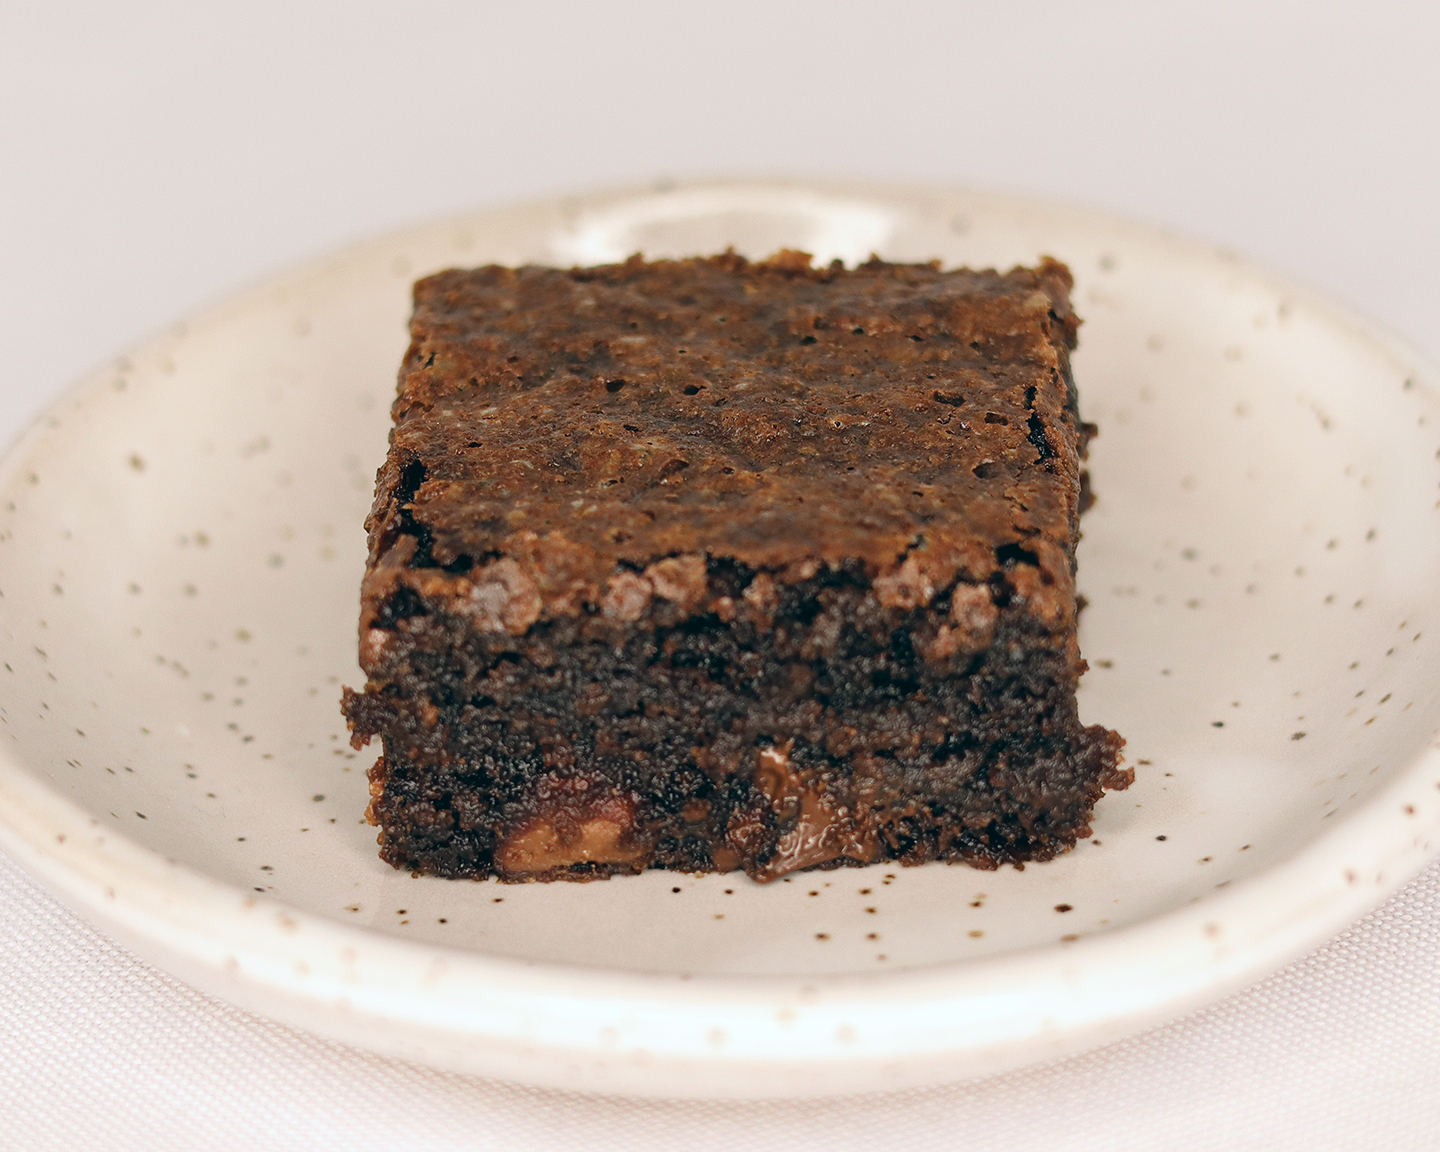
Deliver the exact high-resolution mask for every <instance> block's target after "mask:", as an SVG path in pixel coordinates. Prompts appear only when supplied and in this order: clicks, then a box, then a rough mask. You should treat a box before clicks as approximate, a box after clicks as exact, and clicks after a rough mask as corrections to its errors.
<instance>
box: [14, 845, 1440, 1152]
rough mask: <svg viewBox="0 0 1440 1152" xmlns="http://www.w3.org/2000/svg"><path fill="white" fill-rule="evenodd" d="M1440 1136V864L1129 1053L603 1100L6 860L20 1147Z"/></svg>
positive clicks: (1179, 1144) (586, 1150) (579, 1149)
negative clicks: (190, 983) (293, 1011)
mask: <svg viewBox="0 0 1440 1152" xmlns="http://www.w3.org/2000/svg"><path fill="white" fill-rule="evenodd" d="M677 1144H678V1145H679V1146H682V1147H685V1148H686V1149H687V1150H693V1152H707V1150H709V1149H717V1150H718V1149H724V1150H725V1152H737V1150H741V1149H765V1150H774V1152H788V1150H791V1149H794V1150H801V1149H811V1148H815V1149H825V1150H826V1152H849V1150H850V1149H857V1150H858V1149H867V1150H871V1149H875V1148H903V1149H905V1150H906V1152H929V1150H931V1149H937V1150H938V1149H954V1148H959V1147H962V1146H963V1147H966V1148H994V1147H1003V1148H1005V1149H1006V1150H1007V1152H1029V1150H1031V1149H1034V1150H1037V1152H1038V1150H1040V1149H1044V1150H1045V1152H1055V1150H1057V1149H1063V1150H1066V1152H1069V1150H1075V1152H1090V1150H1092V1149H1093V1150H1095V1152H1100V1150H1104V1152H1128V1150H1130V1149H1135V1150H1137V1152H1138V1150H1140V1149H1144V1150H1146V1152H1153V1150H1154V1149H1157V1148H1160V1149H1164V1148H1185V1149H1186V1150H1187V1152H1208V1150H1210V1149H1214V1150H1216V1152H1220V1150H1222V1149H1223V1150H1225V1152H1241V1150H1245V1152H1248V1150H1251V1149H1254V1150H1262V1149H1295V1148H1303V1149H1307V1150H1313V1152H1321V1150H1330V1149H1336V1150H1339V1149H1365V1150H1366V1152H1383V1150H1388V1149H1404V1150H1407V1152H1408V1150H1415V1149H1434V1148H1440V865H1436V866H1432V867H1431V868H1430V869H1429V870H1427V871H1426V872H1425V873H1423V874H1422V875H1421V876H1420V877H1419V878H1418V879H1417V880H1415V881H1414V882H1413V883H1411V884H1410V885H1408V886H1407V887H1406V888H1405V889H1403V890H1402V891H1401V892H1400V893H1398V894H1397V895H1396V896H1394V897H1393V898H1392V899H1390V900H1389V901H1388V902H1387V903H1386V904H1385V905H1384V906H1383V907H1381V908H1380V909H1379V910H1378V911H1376V912H1375V913H1373V914H1372V915H1370V916H1369V917H1367V918H1366V919H1365V920H1363V921H1361V922H1360V923H1358V924H1356V925H1355V926H1354V927H1352V928H1351V929H1350V930H1349V931H1347V932H1345V933H1344V934H1342V935H1341V936H1339V937H1337V938H1336V939H1335V940H1333V941H1331V942H1330V943H1329V944H1328V945H1327V946H1326V947H1324V948H1322V949H1320V950H1319V951H1317V952H1315V953H1313V954H1312V955H1310V956H1308V957H1306V958H1305V959H1303V960H1301V961H1299V962H1298V963H1296V964H1293V965H1292V966H1290V967H1289V968H1287V969H1286V970H1285V971H1283V972H1281V973H1279V974H1277V975H1275V976H1273V977H1271V978H1270V979H1268V980H1266V981H1264V982H1263V983H1261V984H1259V985H1257V986H1255V987H1253V988H1251V989H1249V990H1248V991H1245V992H1243V993H1241V994H1240V995H1237V996H1234V997H1232V998H1230V999H1229V1000H1226V1001H1224V1002H1222V1003H1220V1004H1217V1005H1215V1006H1213V1007H1211V1008H1208V1009H1206V1010H1204V1011H1201V1012H1198V1013H1196V1014H1194V1015H1192V1016H1190V1017H1188V1018H1186V1019H1184V1020H1180V1021H1177V1022H1176V1023H1173V1024H1170V1025H1168V1026H1166V1027H1163V1028H1159V1029H1156V1030H1154V1031H1151V1032H1149V1033H1146V1034H1145V1035H1142V1036H1139V1037H1136V1038H1134V1039H1132V1040H1129V1041H1126V1042H1124V1043H1120V1044H1116V1045H1112V1046H1110V1047H1109V1048H1105V1049H1102V1050H1100V1051H1097V1052H1092V1053H1089V1054H1086V1055H1082V1056H1079V1057H1074V1058H1071V1059H1068V1060H1064V1061H1058V1062H1055V1063H1052V1064H1048V1065H1044V1066H1041V1067H1036V1068H1031V1069H1026V1070H1023V1071H1020V1072H1016V1073H1011V1074H1009V1075H1006V1076H1001V1077H996V1078H993V1079H990V1080H986V1081H981V1082H975V1083H969V1084H961V1085H954V1086H950V1087H945V1088H936V1089H926V1090H919V1091H909V1092H902V1093H891V1094H886V1095H874V1096H869V1097H854V1098H849V1099H840V1100H824V1101H805V1102H790V1103H785V1102H773V1103H761V1104H745V1105H737V1104H734V1103H695V1102H653V1101H635V1100H619V1099H605V1098H599V1097H589V1096H579V1095H571V1094H566V1093H560V1092H549V1091H541V1090H537V1089H528V1088H520V1087H515V1086H512V1085H506V1084H500V1083H495V1082H492V1081H486V1080H479V1079H472V1078H468V1077H464V1076H457V1075H452V1074H447V1073H442V1072H436V1071H432V1070H430V1069H427V1068H421V1067H416V1066H413V1065H408V1064H403V1063H399V1062H396V1061H392V1060H387V1059H383V1058H381V1057H378V1056H372V1055H370V1054H368V1053H365V1052H360V1051H356V1050H353V1049H349V1048H345V1047H343V1046H341V1045H338V1044H332V1043H330V1042H328V1041H325V1040H321V1039H319V1038H317V1037H314V1036H309V1035H306V1034H304V1033H301V1032H297V1031H295V1030H293V1029H289V1028H286V1027H283V1026H281V1025H279V1024H275V1023H272V1022H270V1021H268V1020H264V1019H262V1018H259V1017H256V1016H252V1015H250V1014H248V1013H245V1012H242V1011H240V1010H238V1009H235V1008H231V1007H229V1006H228V1005H225V1004H222V1003H219V1002H217V1001H214V1000H211V999H210V998H208V997H206V996H203V995H201V994H200V993H198V992H195V991H194V990H192V989H190V988H189V987H187V986H186V985H184V984H181V983H180V982H178V981H176V980H174V979H172V978H171V977H169V976H167V975H165V974H164V973H162V972H158V971H156V970H155V969H153V968H151V967H149V966H148V965H146V964H145V963H143V962H142V961H140V960H138V959H137V958H135V957H134V956H132V955H131V954H130V953H128V952H127V951H125V950H124V949H122V948H120V947H119V946H117V945H115V944H113V943H111V942H110V941H109V940H107V939H106V938H105V937H103V936H102V935H100V934H99V933H97V932H95V931H94V930H92V929H91V928H90V927H89V926H88V925H86V924H84V923H83V922H81V921H80V920H78V919H76V918H75V917H74V916H72V915H71V914H70V913H69V912H68V911H66V910H65V909H64V908H62V907H61V906H60V905H58V904H57V903H56V902H55V901H54V900H52V899H51V898H50V897H49V896H48V895H47V894H46V893H44V892H43V891H41V890H40V889H39V888H38V887H36V885H35V884H34V883H32V882H31V881H30V880H29V879H28V877H26V876H25V875H24V873H23V872H21V871H20V870H19V869H18V868H17V867H16V866H15V865H14V864H13V863H12V862H11V861H9V860H8V859H6V858H4V857H3V856H0V1148H3V1149H6V1150H7V1152H32V1150H34V1152H41V1150H43V1152H50V1150H52V1149H55V1150H58V1149H66V1150H73V1149H86V1150H87V1152H88V1150H94V1152H102V1150H107V1152H108V1150H111V1149H113V1150H115V1152H132V1150H137V1149H145V1150H146V1152H171V1150H174V1152H193V1150H195V1149H199V1148H204V1149H207V1150H212V1152H229V1150H231V1149H234V1150H236V1152H241V1150H243V1152H271V1150H272V1149H273V1150H275V1152H282V1150H284V1152H289V1150H292V1149H305V1150H307V1152H329V1150H330V1149H335V1150H337V1152H339V1150H343V1152H370V1150H372V1149H373V1150H374V1152H382V1150H383V1152H411V1150H412V1149H413V1150H414V1152H421V1150H422V1149H423V1150H424V1152H448V1150H450V1149H457V1150H458V1149H492V1148H493V1149H507V1150H513V1149H517V1148H518V1149H524V1150H525V1152H552V1150H554V1152H562V1150H563V1152H611V1150H614V1152H621V1150H623V1152H646V1150H648V1149H652V1148H653V1149H661V1148H667V1149H668V1148H672V1147H675V1146H676V1145H677Z"/></svg>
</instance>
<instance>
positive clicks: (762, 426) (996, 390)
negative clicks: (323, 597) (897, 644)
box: [362, 252, 1088, 633]
mask: <svg viewBox="0 0 1440 1152" xmlns="http://www.w3.org/2000/svg"><path fill="white" fill-rule="evenodd" d="M1070 286H1071V277H1070V273H1069V271H1068V270H1067V269H1066V268H1065V266H1064V265H1063V264H1059V263H1057V262H1055V261H1053V260H1049V259H1046V260H1044V261H1042V262H1041V263H1040V264H1039V266H1038V267H1036V268H1016V269H1014V270H1012V271H1010V272H1008V273H1003V274H1002V273H997V272H994V271H971V270H965V269H962V270H957V271H942V270H941V269H940V267H939V265H938V264H889V263H884V262H881V261H878V260H872V261H871V262H869V263H867V264H864V265H861V266H859V267H856V268H854V269H849V270H847V269H845V268H843V267H842V266H840V265H839V264H838V263H836V264H834V265H831V266H829V267H821V268H812V267H810V263H809V258H808V257H806V256H804V254H802V253H793V252H782V253H780V254H778V255H777V256H776V257H774V258H772V259H771V260H768V261H765V262H763V263H752V262H748V261H746V260H745V259H743V258H742V257H739V256H736V255H733V254H726V255H722V256H716V257H710V258H703V259H691V260H681V261H657V262H653V263H651V262H645V261H643V260H642V259H640V258H639V257H634V258H632V259H630V260H629V261H627V262H625V263H624V264H617V265H610V266H605V267H599V268H585V269H572V270H568V271H567V270H559V269H554V268H544V267H522V268H513V269H512V268H503V267H486V268H479V269H475V270H472V271H458V270H452V271H446V272H441V273H439V274H437V275H434V276H430V277H428V278H427V279H424V280H421V281H420V282H419V283H417V284H416V286H415V313H414V318H413V321H412V325H411V332H412V343H411V346H410V348H409V351H408V352H407V354H406V357H405V360H404V362H403V366H402V369H401V374H400V388H399V394H398V397H397V399H396V402H395V405H394V413H393V414H394V418H395V426H394V429H393V431H392V433H391V452H390V455H389V458H388V460H387V463H386V465H385V467H384V468H383V469H382V471H381V474H380V477H379V485H378V489H377V497H376V503H375V508H374V511H373V512H372V514H371V517H370V520H369V522H368V527H369V529H370V532H371V540H370V544H371V568H370V573H369V576H368V577H367V581H368V583H369V589H368V592H369V594H367V596H366V597H365V601H366V604H367V605H370V606H372V609H373V606H375V605H377V604H378V603H379V602H380V601H381V599H383V596H384V595H385V594H388V593H389V592H393V590H394V588H395V586H396V585H397V583H402V582H403V583H406V584H409V585H411V586H412V587H413V588H414V589H415V591H416V592H417V593H419V594H421V595H441V594H443V595H446V596H448V597H451V598H453V597H454V596H456V595H462V596H463V597H468V602H469V603H470V609H471V614H472V615H476V616H478V617H480V618H481V619H482V621H489V623H490V626H491V627H493V628H494V629H495V630H504V631H509V632H512V633H520V632H524V631H525V630H526V629H527V628H528V627H529V626H530V625H531V624H533V623H534V622H535V621H536V620H539V619H544V618H555V617H561V616H576V615H579V614H581V613H584V612H587V611H589V612H594V611H597V610H599V607H602V606H603V608H604V611H605V613H606V614H608V615H613V616H618V617H619V618H621V619H626V618H632V619H633V618H634V616H635V615H637V614H638V612H639V610H640V608H642V607H643V605H640V607H637V606H636V603H632V601H636V602H637V603H638V600H637V598H641V597H649V596H651V595H658V596H663V597H665V598H666V599H667V600H669V601H670V602H672V603H673V604H675V605H678V606H680V607H681V608H684V607H685V606H686V605H687V604H688V603H689V602H690V601H693V602H694V607H695V610H697V611H698V610H700V604H701V602H702V601H703V600H704V598H705V558H706V557H709V558H712V559H716V558H724V559H730V560H733V561H735V562H737V563H739V564H742V565H745V566H748V567H749V568H750V569H752V570H755V571H759V572H765V573H769V574H770V575H771V577H772V578H773V579H774V580H775V581H778V582H780V583H787V582H789V583H793V582H796V581H800V580H805V579H808V578H809V577H810V576H812V575H813V574H814V573H815V572H816V571H817V570H818V569H819V568H820V567H821V566H826V565H828V566H831V567H835V566H839V565H842V564H847V565H851V566H856V567H858V568H859V569H861V570H863V575H864V577H865V578H866V579H868V580H870V581H871V582H872V587H873V588H874V590H875V593H876V595H877V596H878V597H879V599H880V600H881V602H882V603H884V604H886V605H887V606H888V605H894V606H896V607H900V608H909V607H914V606H916V605H918V604H923V603H925V602H927V601H928V600H929V599H930V597H931V595H933V593H934V591H935V590H937V589H941V588H945V587H948V586H952V585H954V584H955V583H956V581H957V580H960V581H965V582H967V583H971V584H979V583H983V582H984V581H986V580H988V579H989V578H990V577H991V576H992V575H993V574H995V573H996V572H998V571H1001V570H1002V569H1003V570H1004V571H1006V572H1007V573H1008V574H1009V575H1007V580H1008V581H1009V582H1010V583H1011V584H1012V585H1013V586H1015V588H1016V591H1017V592H1019V593H1021V594H1026V595H1028V596H1029V597H1030V598H1031V599H1032V600H1033V601H1034V604H1033V605H1032V607H1033V608H1034V609H1035V610H1038V612H1039V614H1040V615H1041V616H1046V615H1052V616H1054V615H1057V614H1058V615H1062V616H1069V615H1071V614H1073V611H1074V608H1073V600H1074V592H1073V582H1072V570H1073V541H1074V539H1075V538H1076V525H1077V522H1078V515H1079V504H1080V498H1081V491H1080V489H1081V480H1080V457H1081V456H1082V455H1083V453H1084V448H1085V441H1086V437H1087V434H1088V429H1087V428H1086V427H1085V426H1083V425H1081V424H1080V422H1079V418H1078V415H1077V412H1076V402H1075V391H1074V387H1073V384H1072V383H1071V378H1070V371H1069V361H1068V350H1069V349H1070V348H1072V347H1073V346H1074V343H1075V330H1076V326H1077V321H1076V319H1075V317H1074V315H1073V313H1072V312H1071V310H1070V305H1069V289H1070ZM457 588H458V589H459V592H457ZM1055 622H1056V623H1059V621H1058V620H1057V621H1055ZM366 625H367V622H365V621H362V630H363V628H364V627H366Z"/></svg>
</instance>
